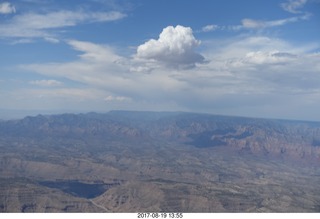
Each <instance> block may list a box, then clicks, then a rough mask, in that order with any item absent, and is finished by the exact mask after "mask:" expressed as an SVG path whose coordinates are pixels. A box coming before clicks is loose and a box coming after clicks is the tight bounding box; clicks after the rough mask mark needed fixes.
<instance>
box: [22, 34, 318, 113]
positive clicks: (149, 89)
mask: <svg viewBox="0 0 320 219" xmlns="http://www.w3.org/2000/svg"><path fill="white" fill-rule="evenodd" d="M68 44H69V45H70V46H71V47H72V48H73V49H74V50H77V51H80V52H81V54H80V55H79V58H78V59H77V60H75V61H72V62H64V63H44V64H33V65H27V66H23V68H24V70H28V71H31V72H32V73H38V74H41V75H45V76H46V77H51V78H56V79H57V80H59V78H67V79H69V80H71V81H74V82H78V83H75V84H79V86H82V87H84V88H85V89H81V88H76V89H72V88H68V87H67V84H64V87H63V88H61V89H60V88H57V89H53V88H50V89H45V87H43V89H42V90H41V91H40V90H39V88H37V89H34V90H33V91H32V92H33V93H34V94H38V95H40V96H41V95H42V97H43V98H44V99H46V98H47V99H48V100H49V99H50V98H54V100H55V101H58V102H59V103H60V104H62V105H65V104H67V102H68V106H73V107H82V109H84V108H85V109H87V108H90V107H92V108H94V109H109V108H108V107H115V108H121V109H138V110H143V109H145V110H146V109H153V110H189V111H190V110H195V111H203V112H213V113H223V114H238V115H247V116H267V117H283V118H288V114H286V111H285V109H296V108H297V106H299V105H301V106H308V107H312V108H317V109H318V108H319V107H320V106H319V104H318V102H317V97H319V95H320V87H319V84H320V77H319V72H320V63H319V62H318V60H319V58H320V56H319V54H316V53H310V52H309V51H314V50H315V48H319V45H316V44H314V45H313V47H312V46H310V45H305V46H303V47H297V46H296V45H291V44H290V43H288V42H286V41H283V40H281V39H276V38H270V37H263V36H259V37H243V36H242V37H236V38H232V39H230V38H229V39H226V40H221V41H213V42H211V44H209V43H208V42H206V46H205V48H206V50H205V51H203V53H204V54H205V57H206V58H207V60H210V62H206V63H203V64H201V65H196V66H195V68H193V69H182V68H178V69H170V70H168V68H167V67H166V66H164V65H163V64H159V61H155V62H152V61H150V60H149V59H147V60H138V61H137V59H136V57H133V58H125V57H121V56H119V55H117V54H116V53H115V52H114V51H113V50H112V49H111V48H110V47H108V46H105V45H99V44H94V43H90V42H82V41H75V40H70V41H68ZM146 66H147V67H148V68H153V71H152V74H144V72H145V70H146V69H145V67H146ZM133 67H134V68H135V71H132V69H131V68H133ZM138 70H139V71H138ZM65 87H66V88H65ZM25 93H27V92H25ZM45 97H46V98H45ZM297 97H298V98H299V99H297ZM88 103H90V104H88ZM48 104H49V103H48ZM268 110H270V111H269V112H270V113H269V114H268ZM295 115H299V116H301V111H299V110H297V111H292V113H291V116H292V118H293V117H294V116H295ZM312 115H313V116H314V118H315V117H316V116H317V115H318V113H317V112H314V113H313V114H312ZM310 116H311V114H310ZM300 118H301V117H300ZM304 118H306V117H304Z"/></svg>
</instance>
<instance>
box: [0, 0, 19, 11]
mask: <svg viewBox="0 0 320 219" xmlns="http://www.w3.org/2000/svg"><path fill="white" fill-rule="evenodd" d="M12 13H16V8H15V7H14V6H13V5H11V4H10V3H9V2H3V3H0V14H12Z"/></svg>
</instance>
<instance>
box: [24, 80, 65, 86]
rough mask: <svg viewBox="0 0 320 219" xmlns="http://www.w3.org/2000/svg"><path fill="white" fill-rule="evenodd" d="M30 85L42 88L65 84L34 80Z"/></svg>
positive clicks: (54, 81) (55, 81)
mask: <svg viewBox="0 0 320 219" xmlns="http://www.w3.org/2000/svg"><path fill="white" fill-rule="evenodd" d="M29 84H32V85H37V86H41V87H57V86H61V85H62V84H63V83H62V82H60V81H57V80H34V81H29Z"/></svg>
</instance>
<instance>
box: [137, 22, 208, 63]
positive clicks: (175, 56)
mask: <svg viewBox="0 0 320 219" xmlns="http://www.w3.org/2000/svg"><path fill="white" fill-rule="evenodd" d="M199 45H200V41H199V40H196V39H195V37H194V36H193V33H192V29H191V28H190V27H184V26H180V25H177V26H176V27H173V26H168V27H166V28H164V29H163V30H162V32H161V34H160V35H159V38H158V39H157V40H155V39H151V40H149V41H147V42H146V43H144V44H142V45H140V46H139V47H138V49H137V57H138V58H140V59H145V60H153V61H158V62H161V63H163V64H165V65H166V66H170V67H182V68H189V67H194V66H195V64H196V63H202V62H203V61H204V57H203V56H202V55H201V54H199V53H197V52H195V49H196V47H197V46H199Z"/></svg>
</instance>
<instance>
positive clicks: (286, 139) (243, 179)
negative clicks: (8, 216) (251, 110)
mask: <svg viewBox="0 0 320 219" xmlns="http://www.w3.org/2000/svg"><path fill="white" fill-rule="evenodd" d="M0 150H1V153H0V212H320V205H319V203H320V196H319V194H320V186H319V182H320V181H319V180H320V169H319V166H320V122H308V121H289V120H275V119H261V118H245V117H234V116H220V115H210V114H199V113H185V112H135V111H110V112H108V113H93V112H92V113H85V114H81V113H80V114H57V115H38V116H28V117H25V118H23V119H17V120H6V121H0Z"/></svg>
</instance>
